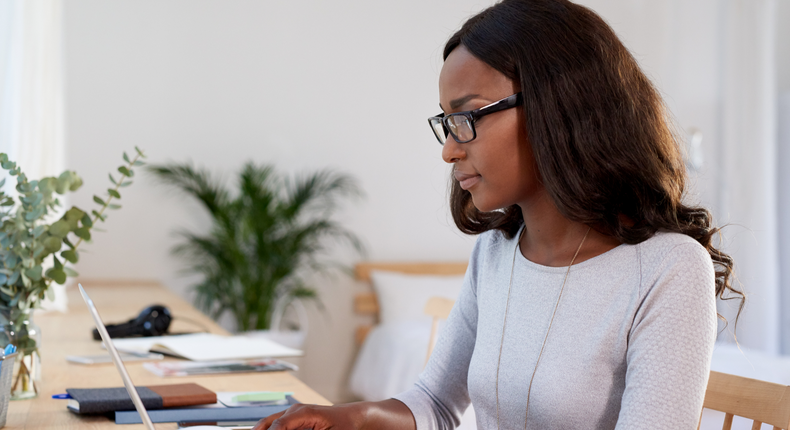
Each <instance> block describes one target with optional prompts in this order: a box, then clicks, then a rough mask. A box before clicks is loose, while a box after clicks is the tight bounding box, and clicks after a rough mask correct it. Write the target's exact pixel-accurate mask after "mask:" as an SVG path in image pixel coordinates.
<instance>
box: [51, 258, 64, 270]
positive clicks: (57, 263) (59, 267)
mask: <svg viewBox="0 0 790 430" xmlns="http://www.w3.org/2000/svg"><path fill="white" fill-rule="evenodd" d="M52 260H53V261H52V263H53V265H54V267H55V270H63V264H62V263H61V262H60V260H58V257H56V256H54V255H53V256H52Z"/></svg>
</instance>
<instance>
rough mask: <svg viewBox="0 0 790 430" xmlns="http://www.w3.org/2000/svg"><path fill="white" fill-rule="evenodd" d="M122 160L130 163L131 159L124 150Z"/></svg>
mask: <svg viewBox="0 0 790 430" xmlns="http://www.w3.org/2000/svg"><path fill="white" fill-rule="evenodd" d="M123 161H125V162H127V163H131V161H129V156H128V155H126V151H124V153H123Z"/></svg>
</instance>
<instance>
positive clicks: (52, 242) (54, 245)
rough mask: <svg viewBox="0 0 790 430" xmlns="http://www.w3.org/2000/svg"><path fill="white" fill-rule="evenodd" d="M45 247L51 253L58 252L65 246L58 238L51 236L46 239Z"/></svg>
mask: <svg viewBox="0 0 790 430" xmlns="http://www.w3.org/2000/svg"><path fill="white" fill-rule="evenodd" d="M44 246H45V247H46V248H47V251H49V252H58V251H60V247H61V246H63V241H62V240H61V238H59V237H57V236H50V237H48V238H46V239H44Z"/></svg>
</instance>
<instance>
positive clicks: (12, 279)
mask: <svg viewBox="0 0 790 430" xmlns="http://www.w3.org/2000/svg"><path fill="white" fill-rule="evenodd" d="M19 273H20V272H14V273H12V274H11V276H9V277H8V285H15V284H16V281H18V280H19Z"/></svg>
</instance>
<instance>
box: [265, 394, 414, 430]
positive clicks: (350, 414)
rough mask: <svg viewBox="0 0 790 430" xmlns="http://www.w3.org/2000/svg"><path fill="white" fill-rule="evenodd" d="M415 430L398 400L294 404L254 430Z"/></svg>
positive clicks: (411, 417) (408, 412)
mask: <svg viewBox="0 0 790 430" xmlns="http://www.w3.org/2000/svg"><path fill="white" fill-rule="evenodd" d="M305 428H310V429H315V430H328V429H351V430H368V429H369V430H374V429H380V430H416V429H417V424H416V423H415V421H414V416H413V415H412V413H411V411H410V410H409V408H408V407H406V405H404V404H403V403H401V402H400V401H398V400H395V399H389V400H384V401H381V402H358V403H349V404H346V405H339V406H318V405H294V406H291V407H290V408H288V409H287V410H285V411H284V412H280V413H277V414H274V415H270V416H269V417H267V418H266V419H263V420H261V421H260V422H259V423H258V424H257V425H256V426H255V428H254V429H253V430H269V429H270V430H302V429H305Z"/></svg>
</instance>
